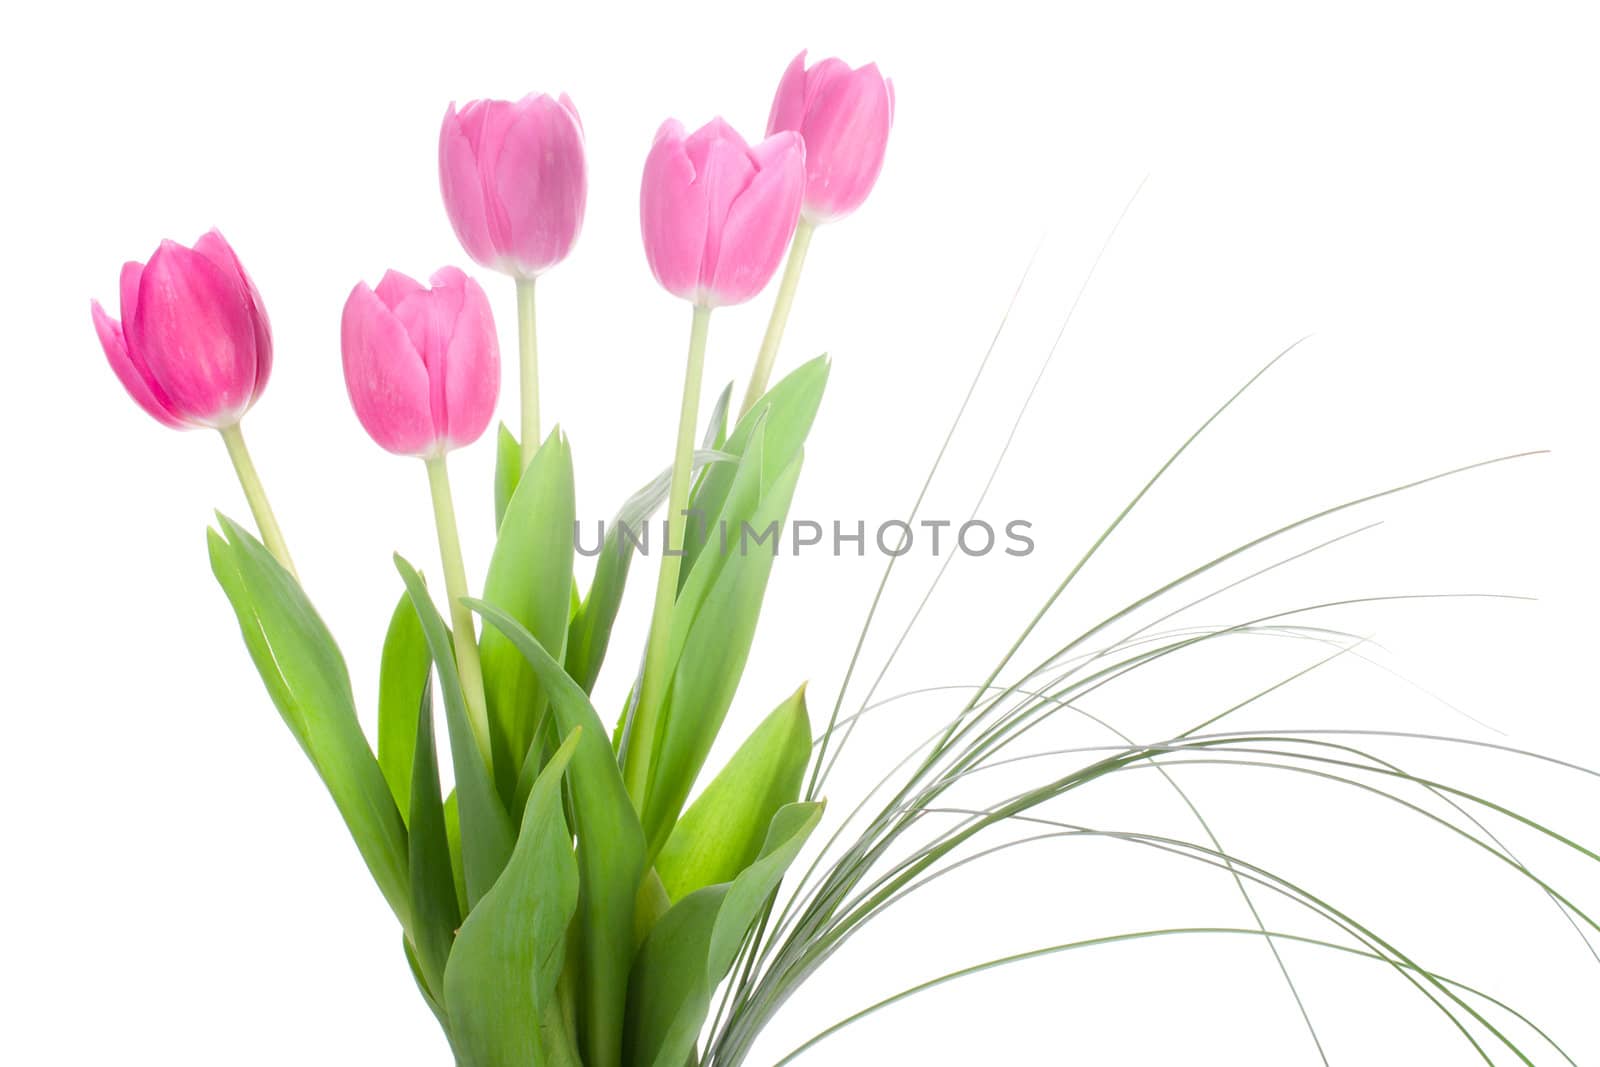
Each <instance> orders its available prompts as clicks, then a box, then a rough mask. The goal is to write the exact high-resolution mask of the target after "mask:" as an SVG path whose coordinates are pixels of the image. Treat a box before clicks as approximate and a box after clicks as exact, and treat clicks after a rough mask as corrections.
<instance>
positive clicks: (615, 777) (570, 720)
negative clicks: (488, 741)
mask: <svg viewBox="0 0 1600 1067" xmlns="http://www.w3.org/2000/svg"><path fill="white" fill-rule="evenodd" d="M467 605H468V606H469V607H471V608H472V609H473V610H474V611H476V612H478V614H480V615H482V616H483V618H484V621H485V622H486V623H488V624H489V625H490V626H493V627H494V628H496V629H497V630H499V631H500V632H501V633H503V634H505V635H506V637H508V638H509V639H510V640H511V642H512V644H513V645H515V646H516V648H517V650H518V651H519V652H521V653H522V655H523V656H525V657H526V658H527V660H528V663H529V664H530V665H532V667H533V669H534V671H535V672H537V674H538V675H539V680H540V681H541V682H542V683H543V684H544V687H545V692H547V693H548V694H549V695H550V707H551V710H552V712H553V713H554V715H555V719H556V723H557V725H558V726H559V728H560V729H561V730H562V731H563V732H565V733H569V734H570V733H571V732H572V731H573V730H574V729H580V728H581V729H582V731H583V733H582V735H581V737H580V739H579V741H578V747H577V751H576V752H575V753H574V754H573V757H572V774H571V781H572V810H573V818H574V822H575V824H576V825H575V826H574V827H573V829H574V830H575V831H576V832H577V836H578V871H579V876H580V885H581V887H582V888H581V892H580V894H579V899H578V912H579V917H580V926H579V944H580V947H581V952H582V961H581V967H580V969H579V970H580V973H581V975H582V987H581V989H580V990H579V995H578V999H579V1013H578V1015H579V1029H580V1032H581V1037H582V1044H583V1062H584V1063H585V1064H586V1065H587V1067H619V1064H620V1063H621V1055H622V1053H621V1047H620V1041H621V1034H622V1020H623V1009H624V1005H625V1003H626V1000H627V995H628V966H629V964H630V962H631V961H632V957H633V906H634V900H635V899H636V897H637V894H638V891H639V884H640V881H641V879H642V878H643V877H644V870H645V858H644V832H643V831H642V830H641V829H640V827H639V819H638V816H637V815H635V814H634V810H633V802H632V801H631V800H629V799H628V791H627V789H626V788H625V787H624V786H623V784H622V772H621V771H620V770H618V769H617V761H616V758H615V757H614V756H613V755H612V752H611V746H610V744H608V743H607V741H606V731H605V727H604V726H603V725H602V724H601V722H600V716H598V715H596V714H595V710H594V706H593V705H592V704H590V703H589V697H588V695H587V694H585V693H584V691H583V689H582V688H581V687H580V686H579V685H578V683H577V682H575V681H573V680H572V678H571V677H570V676H568V674H567V673H566V672H565V671H564V670H562V669H561V664H559V663H558V662H556V660H555V659H554V658H553V657H552V656H551V655H550V653H548V652H546V651H545V649H544V646H543V645H541V644H540V643H539V642H538V640H537V639H535V638H534V636H533V635H532V634H530V633H529V632H528V631H527V630H526V629H525V628H524V627H523V626H522V624H520V623H519V622H517V620H516V619H514V618H512V617H511V616H510V615H508V614H507V613H505V612H504V611H501V610H500V609H499V608H496V607H493V606H491V605H489V604H485V603H483V602H482V601H477V600H468V601H467ZM675 1067H683V1065H682V1064H681V1063H680V1064H677V1065H675Z"/></svg>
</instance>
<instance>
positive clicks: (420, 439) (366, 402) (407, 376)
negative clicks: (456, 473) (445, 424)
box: [340, 276, 437, 456]
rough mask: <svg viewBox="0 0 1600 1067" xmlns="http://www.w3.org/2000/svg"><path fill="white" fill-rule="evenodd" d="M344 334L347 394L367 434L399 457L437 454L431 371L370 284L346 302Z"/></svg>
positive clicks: (403, 327)
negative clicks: (430, 384)
mask: <svg viewBox="0 0 1600 1067" xmlns="http://www.w3.org/2000/svg"><path fill="white" fill-rule="evenodd" d="M384 280H385V281H388V277H387V276H386V277H385V279H384ZM406 280H408V281H409V279H406ZM413 284H415V283H413ZM340 335H341V336H340V341H341V345H340V347H341V350H342V353H343V362H344V380H345V389H346V390H347V391H348V393H349V395H350V404H351V406H352V407H354V408H355V412H356V418H357V419H359V420H361V425H362V426H363V427H364V428H365V429H366V431H367V433H368V434H370V435H371V436H372V439H373V440H374V441H376V442H378V444H379V445H380V446H382V447H383V448H385V449H388V450H389V451H390V452H394V453H397V454H399V455H403V456H428V455H431V454H433V453H434V452H435V450H436V448H437V440H436V434H435V432H434V425H433V418H432V414H431V405H430V388H429V384H428V371H427V368H426V367H425V366H424V365H423V361H422V356H421V354H420V353H418V352H417V350H416V348H415V347H414V346H413V345H412V343H411V337H410V335H409V334H408V333H407V332H406V328H405V326H404V325H403V324H402V323H401V322H400V320H399V318H397V317H396V316H395V314H394V313H393V312H391V311H390V310H389V308H388V307H386V306H385V304H384V302H383V301H382V300H381V299H379V297H378V295H377V294H376V293H374V292H373V290H371V289H369V288H368V287H367V285H366V283H364V282H363V283H361V284H359V285H357V286H356V287H355V288H354V289H352V290H351V291H350V297H349V299H348V300H346V301H345V305H344V315H343V317H342V319H341V321H340Z"/></svg>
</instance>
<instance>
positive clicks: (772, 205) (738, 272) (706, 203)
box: [639, 119, 805, 307]
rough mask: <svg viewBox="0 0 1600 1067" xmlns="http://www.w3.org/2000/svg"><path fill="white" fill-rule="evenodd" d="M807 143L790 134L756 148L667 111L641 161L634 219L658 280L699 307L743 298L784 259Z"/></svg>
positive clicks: (714, 123) (725, 129) (722, 127)
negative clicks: (688, 128) (687, 129)
mask: <svg viewBox="0 0 1600 1067" xmlns="http://www.w3.org/2000/svg"><path fill="white" fill-rule="evenodd" d="M804 184H805V149H804V146H803V145H802V143H801V140H800V137H799V135H798V134H795V133H779V134H777V135H775V136H773V137H769V138H767V139H766V140H765V141H762V142H761V143H760V144H758V145H755V146H754V147H752V146H750V145H747V144H745V141H744V138H742V137H740V136H739V134H738V133H737V132H735V130H734V129H733V127H731V126H729V125H728V124H727V123H726V122H723V121H722V120H721V119H712V120H711V121H710V122H708V123H706V124H705V125H704V126H702V127H700V129H698V130H696V131H695V132H694V133H692V134H687V135H686V134H685V133H684V129H683V125H682V124H681V123H679V122H677V121H676V120H671V119H669V120H668V121H667V122H666V123H664V124H663V125H662V126H661V129H660V130H659V131H658V132H657V133H656V139H655V143H654V145H652V146H651V148H650V155H649V157H648V158H647V159H646V160H645V164H644V183H643V186H642V188H641V190H640V194H639V221H640V228H641V230H642V231H643V234H644V250H645V256H646V258H647V259H649V261H650V270H651V271H652V272H653V273H654V274H655V276H656V280H657V281H658V282H660V283H661V284H662V286H663V287H664V288H665V289H666V290H667V291H668V292H670V293H672V294H673V295H674V296H679V297H682V298H683V299H685V300H691V301H693V302H694V303H696V304H698V305H700V306H702V307H718V306H722V305H727V304H742V303H744V302H745V301H746V300H749V299H750V298H751V297H753V296H755V295H756V294H757V293H759V292H760V291H761V290H762V288H763V287H765V286H766V284H767V282H768V281H770V280H771V278H772V274H773V272H774V271H775V270H777V268H778V261H779V260H780V259H781V258H783V251H784V248H785V247H787V246H788V244H789V238H790V237H792V236H793V235H794V228H795V224H796V222H797V221H798V218H799V211H800V193H801V189H802V188H803V186H804Z"/></svg>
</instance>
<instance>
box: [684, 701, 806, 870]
mask: <svg viewBox="0 0 1600 1067" xmlns="http://www.w3.org/2000/svg"><path fill="white" fill-rule="evenodd" d="M810 759H811V721H810V719H809V717H808V716H807V714H806V699H805V688H804V687H803V686H802V687H801V688H800V689H799V690H798V691H797V692H796V693H795V694H794V695H793V696H791V697H790V698H789V699H788V700H785V701H784V702H783V703H782V704H780V705H778V707H777V708H776V709H775V710H774V711H773V712H772V713H771V714H770V715H768V716H767V717H766V718H765V719H764V720H762V722H761V725H760V726H757V727H756V728H755V730H754V731H753V732H752V733H751V734H750V736H749V737H748V738H747V739H746V740H745V742H744V744H742V745H740V746H739V750H738V751H737V752H735V753H734V754H733V758H732V759H730V760H728V763H727V765H726V766H725V767H723V768H722V770H721V771H720V772H718V774H717V776H716V777H715V778H713V779H712V780H711V784H710V785H708V786H706V788H705V791H704V792H702V793H701V794H700V796H699V797H698V798H697V799H696V800H695V802H694V803H693V804H691V805H690V806H689V810H688V811H686V812H684V815H683V818H682V819H680V820H679V821H678V824H677V825H676V826H675V827H673V830H672V834H671V836H670V837H668V838H667V843H666V844H665V845H664V846H662V849H661V854H660V855H659V856H657V857H656V867H655V869H656V871H657V873H658V874H660V876H661V883H662V885H663V886H665V887H666V891H667V895H668V896H669V897H670V898H671V899H673V900H675V901H676V900H682V899H683V898H684V897H686V896H688V895H689V894H690V893H692V892H694V891H695V890H697V889H701V888H703V887H705V886H708V885H714V884H716V883H718V882H729V881H732V880H733V879H734V878H735V877H737V876H738V874H739V872H740V871H742V870H744V869H745V868H746V867H748V866H749V865H750V864H751V863H752V862H753V861H754V860H755V858H756V856H757V855H758V854H759V853H760V851H761V843H762V840H763V839H764V838H765V836H766V833H767V827H768V825H770V824H771V822H772V817H773V816H774V815H776V814H777V812H778V809H779V808H781V807H783V806H784V805H785V804H792V803H794V801H795V800H796V798H798V797H799V795H800V785H801V781H802V780H803V779H804V777H805V770H806V765H807V764H808V763H809V762H810Z"/></svg>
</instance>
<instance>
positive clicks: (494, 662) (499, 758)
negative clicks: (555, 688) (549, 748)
mask: <svg viewBox="0 0 1600 1067" xmlns="http://www.w3.org/2000/svg"><path fill="white" fill-rule="evenodd" d="M574 511H575V505H574V502H573V487H572V453H571V450H570V449H569V447H568V445H567V439H566V437H565V436H564V435H563V434H562V433H561V431H560V430H559V429H558V430H555V431H553V432H552V433H551V434H550V436H549V437H548V438H546V440H545V443H544V445H543V446H542V447H540V449H539V451H538V452H537V453H536V454H535V455H534V457H533V462H532V463H530V464H529V465H528V468H527V469H526V470H525V471H523V472H522V478H521V480H520V481H519V482H518V483H517V489H516V492H515V493H514V494H513V495H512V497H511V501H510V503H509V504H508V505H507V507H506V511H505V517H504V519H503V520H502V521H501V523H500V536H499V539H498V540H497V541H496V542H495V547H494V555H493V557H491V559H490V561H489V574H488V577H487V578H485V579H484V585H483V596H484V599H485V600H487V601H488V602H489V603H491V604H495V605H497V606H498V607H500V608H501V609H502V610H504V611H506V612H507V613H509V614H510V615H511V616H512V618H514V619H516V620H517V621H518V622H519V623H521V624H522V626H523V627H524V628H525V629H527V630H528V632H529V633H531V634H533V636H534V638H535V639H536V640H537V641H538V642H539V643H540V644H541V645H542V646H544V648H545V649H546V650H547V651H549V652H550V654H551V655H552V656H555V657H556V658H557V659H559V658H560V657H561V656H562V655H563V654H564V653H565V651H566V637H567V616H568V611H569V608H570V605H571V597H572V531H573V522H574V518H575V516H574ZM478 647H479V649H480V653H481V658H482V660H483V685H484V694H485V696H486V697H487V698H488V703H489V735H490V741H491V743H492V745H493V752H494V765H495V769H496V774H497V778H498V783H497V784H498V785H499V787H500V795H501V796H502V797H503V798H505V799H506V800H507V801H508V802H509V801H511V799H512V798H513V797H514V796H515V795H516V787H517V775H518V772H519V771H521V769H522V766H523V763H524V762H525V760H526V759H527V756H528V753H529V749H530V747H531V746H532V744H533V742H534V727H535V726H536V725H537V723H538V722H539V720H540V718H541V716H542V715H543V713H544V709H545V707H546V703H547V702H546V699H545V695H544V689H543V687H542V686H541V685H540V684H539V677H538V675H537V674H535V673H534V671H533V669H532V668H531V667H530V666H529V665H528V663H527V661H526V660H524V659H523V657H522V655H521V654H520V653H518V652H517V650H516V648H515V647H513V645H512V644H511V642H510V641H509V640H508V639H507V638H506V636H505V635H504V634H502V633H500V632H499V631H497V630H486V631H485V632H484V634H483V636H482V638H481V639H480V640H479V642H478Z"/></svg>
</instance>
